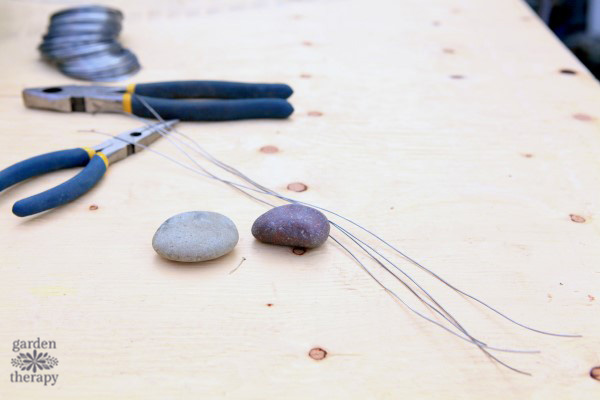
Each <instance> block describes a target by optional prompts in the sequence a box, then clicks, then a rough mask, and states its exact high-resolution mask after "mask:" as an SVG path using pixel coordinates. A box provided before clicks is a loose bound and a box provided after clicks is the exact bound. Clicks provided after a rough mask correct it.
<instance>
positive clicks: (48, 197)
mask: <svg viewBox="0 0 600 400" xmlns="http://www.w3.org/2000/svg"><path fill="white" fill-rule="evenodd" d="M177 122H179V121H178V120H171V121H166V122H160V123H157V124H153V125H150V126H145V127H144V128H142V129H135V130H132V131H128V132H125V133H122V134H120V135H118V136H115V137H114V138H112V139H109V140H106V141H104V142H102V143H100V144H99V145H97V146H94V147H79V148H75V149H70V150H61V151H54V152H52V153H46V154H42V155H39V156H37V157H32V158H28V159H27V160H24V161H21V162H18V163H16V164H14V165H12V166H10V167H8V168H6V169H4V170H2V171H0V191H1V190H4V189H6V188H8V187H10V186H12V185H14V184H16V183H19V182H21V181H24V180H26V179H28V178H31V177H34V176H38V175H41V174H44V173H47V172H51V171H56V170H59V169H65V168H73V167H84V168H83V170H82V171H81V172H79V173H78V174H77V175H75V176H74V177H73V178H71V179H69V180H68V181H66V182H64V183H62V184H60V185H58V186H56V187H54V188H52V189H48V190H46V191H45V192H42V193H39V194H36V195H33V196H31V197H27V198H25V199H23V200H19V201H17V202H16V203H15V204H14V206H13V209H12V211H13V213H14V214H15V215H17V216H19V217H26V216H28V215H32V214H37V213H39V212H42V211H46V210H49V209H51V208H55V207H58V206H60V205H63V204H66V203H68V202H70V201H73V200H75V199H76V198H78V197H79V196H81V195H83V194H84V193H86V192H87V191H88V190H90V189H91V188H92V187H93V186H94V185H95V184H96V183H97V182H98V181H99V180H100V179H101V178H102V176H103V175H104V173H105V172H106V169H107V168H108V166H109V165H110V164H113V163H115V162H117V161H120V160H122V159H124V158H126V157H127V156H129V155H131V154H134V153H136V152H139V151H140V150H142V149H144V146H148V145H149V144H150V143H152V142H154V141H155V140H156V139H158V137H160V136H161V133H162V132H165V133H168V132H167V131H168V130H169V129H170V128H171V127H172V126H173V125H175V124H176V123H177ZM137 144H141V145H143V146H138V145H137Z"/></svg>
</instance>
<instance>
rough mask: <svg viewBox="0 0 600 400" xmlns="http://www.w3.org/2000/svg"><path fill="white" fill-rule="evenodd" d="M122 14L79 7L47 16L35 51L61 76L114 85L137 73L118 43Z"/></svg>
mask: <svg viewBox="0 0 600 400" xmlns="http://www.w3.org/2000/svg"><path fill="white" fill-rule="evenodd" d="M122 21H123V13H121V11H119V10H116V9H113V8H109V7H104V6H80V7H73V8H68V9H65V10H61V11H58V12H56V13H54V14H52V15H51V16H50V24H49V26H48V31H47V32H46V34H45V35H44V36H43V40H42V43H41V44H40V45H39V47H38V49H39V51H40V52H41V53H42V57H43V58H44V59H45V60H46V61H48V62H50V63H51V64H54V65H56V67H57V68H58V69H59V70H60V71H61V72H62V73H64V74H65V75H68V76H71V77H73V78H77V79H82V80H87V81H105V82H106V81H114V80H119V79H122V78H124V77H126V76H130V75H132V74H134V73H136V72H137V71H138V70H139V69H140V64H139V62H138V59H137V57H136V56H135V55H134V54H133V53H132V52H131V51H129V50H128V49H126V48H124V47H123V46H121V44H120V43H119V41H118V37H119V34H120V33H121V27H122Z"/></svg>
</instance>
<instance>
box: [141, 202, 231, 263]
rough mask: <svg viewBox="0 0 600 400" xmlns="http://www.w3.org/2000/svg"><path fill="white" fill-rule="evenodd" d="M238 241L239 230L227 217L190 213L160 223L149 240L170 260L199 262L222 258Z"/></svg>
mask: <svg viewBox="0 0 600 400" xmlns="http://www.w3.org/2000/svg"><path fill="white" fill-rule="evenodd" d="M238 240H239V234H238V230H237V228H236V227H235V224H234V223H233V221H232V220H230V219H229V218H227V217H226V216H224V215H222V214H219V213H215V212H210V211H189V212H184V213H181V214H177V215H175V216H173V217H171V218H169V219H168V220H166V221H165V222H163V224H162V225H161V226H160V227H159V228H158V230H157V231H156V233H155V234H154V237H153V238H152V247H153V248H154V250H155V251H156V252H157V253H158V254H160V255H161V256H162V257H164V258H166V259H169V260H173V261H183V262H198V261H207V260H213V259H215V258H219V257H221V256H224V255H225V254H227V253H229V252H230V251H231V250H233V248H234V247H235V245H236V244H237V242H238Z"/></svg>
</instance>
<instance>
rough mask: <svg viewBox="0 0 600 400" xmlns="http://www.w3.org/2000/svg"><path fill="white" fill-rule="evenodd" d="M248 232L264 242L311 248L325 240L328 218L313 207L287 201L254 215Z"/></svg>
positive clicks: (327, 234) (327, 231) (327, 232)
mask: <svg viewBox="0 0 600 400" xmlns="http://www.w3.org/2000/svg"><path fill="white" fill-rule="evenodd" d="M252 235H254V237H255V238H256V239H258V240H260V241H261V242H264V243H271V244H277V245H280V246H293V247H304V248H308V249H312V248H315V247H319V246H320V245H322V244H323V243H325V241H326V240H327V237H328V236H329V221H327V217H326V216H325V215H323V213H322V212H320V211H318V210H316V209H314V208H311V207H307V206H303V205H300V204H287V205H285V206H280V207H275V208H273V209H272V210H269V211H267V212H266V213H264V214H263V215H261V216H260V217H258V218H257V219H256V221H254V224H253V225H252Z"/></svg>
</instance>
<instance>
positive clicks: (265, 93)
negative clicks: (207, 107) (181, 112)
mask: <svg viewBox="0 0 600 400" xmlns="http://www.w3.org/2000/svg"><path fill="white" fill-rule="evenodd" d="M134 93H135V94H139V95H141V96H148V97H162V98H167V99H184V98H185V99H199V98H207V99H256V98H279V99H287V98H288V97H290V96H291V95H292V93H294V91H293V90H292V88H291V87H289V86H288V85H285V84H283V83H241V82H225V81H174V82H156V83H139V84H137V85H135V90H134Z"/></svg>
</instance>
